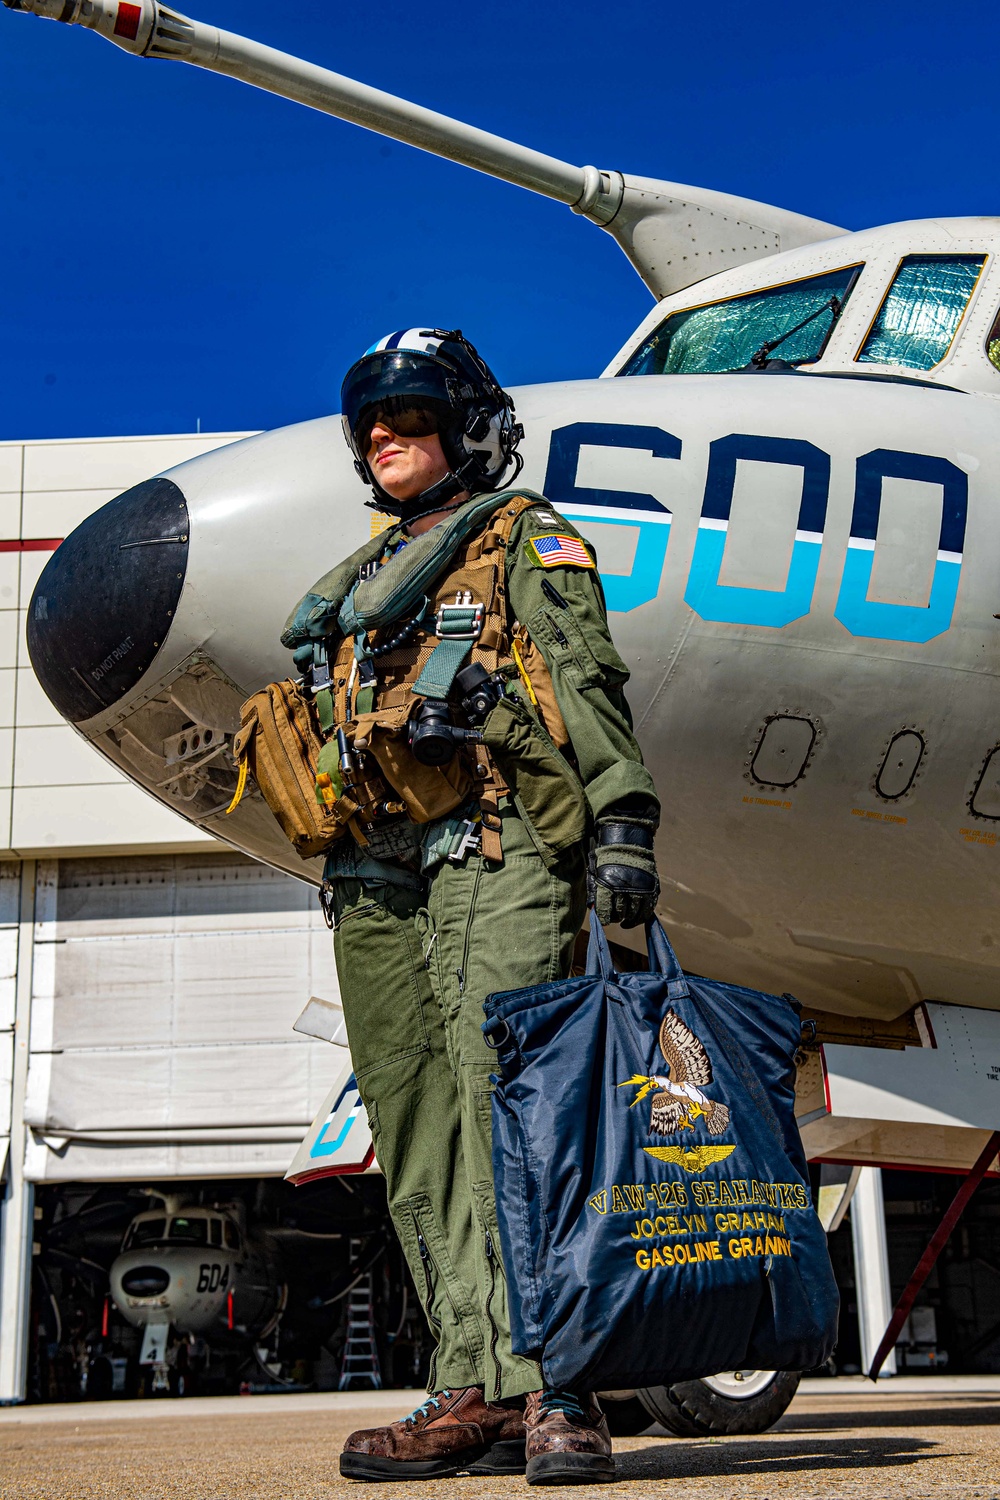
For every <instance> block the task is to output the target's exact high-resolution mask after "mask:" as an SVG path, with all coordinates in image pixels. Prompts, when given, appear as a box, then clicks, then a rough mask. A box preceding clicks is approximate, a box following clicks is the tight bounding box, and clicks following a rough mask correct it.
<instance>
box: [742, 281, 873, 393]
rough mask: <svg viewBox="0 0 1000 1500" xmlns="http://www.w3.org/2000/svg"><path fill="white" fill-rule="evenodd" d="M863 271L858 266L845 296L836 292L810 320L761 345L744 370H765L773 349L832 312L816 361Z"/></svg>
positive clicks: (811, 315) (818, 308) (809, 317)
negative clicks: (823, 315) (840, 295)
mask: <svg viewBox="0 0 1000 1500" xmlns="http://www.w3.org/2000/svg"><path fill="white" fill-rule="evenodd" d="M861 271H862V267H861V266H858V267H857V269H856V270H855V272H854V274H853V275H852V277H851V279H850V281H849V282H848V283H847V285H846V286H845V287H844V295H843V296H842V297H838V296H837V294H836V292H834V294H833V296H832V297H830V298H829V300H828V301H826V302H824V303H823V306H822V307H817V309H816V311H815V312H813V313H810V314H809V316H808V318H803V319H802V322H801V323H796V325H795V327H794V328H789V329H787V330H786V331H785V332H784V333H783V334H781V335H780V336H779V337H778V338H776V339H769V340H768V342H767V343H766V344H761V346H760V348H759V349H758V350H757V352H756V353H755V354H751V356H750V363H749V364H748V365H745V366H744V368H745V369H747V370H763V369H764V368H765V367H766V365H767V361H768V358H769V357H770V354H771V351H772V350H773V349H777V348H778V347H779V346H780V345H781V344H783V343H784V342H785V340H786V339H790V338H791V336H792V334H793V333H798V332H799V330H800V329H802V328H806V327H808V325H809V324H810V323H814V322H815V321H816V319H817V318H818V317H820V316H822V314H823V313H825V312H832V313H833V317H832V318H831V319H830V326H829V328H828V329H827V330H826V338H825V339H824V340H823V343H822V345H821V347H820V349H819V351H818V353H817V354H815V355H813V358H814V359H818V358H819V356H820V354H822V353H823V350H824V349H825V348H826V346H827V344H828V342H829V339H830V335H831V333H832V332H833V330H834V329H835V328H836V326H837V320H838V318H839V317H840V315H841V313H842V312H843V311H844V308H845V307H846V305H847V299H848V297H849V296H850V295H851V293H852V292H853V290H854V284H855V282H856V281H857V279H858V277H859V276H860V275H861Z"/></svg>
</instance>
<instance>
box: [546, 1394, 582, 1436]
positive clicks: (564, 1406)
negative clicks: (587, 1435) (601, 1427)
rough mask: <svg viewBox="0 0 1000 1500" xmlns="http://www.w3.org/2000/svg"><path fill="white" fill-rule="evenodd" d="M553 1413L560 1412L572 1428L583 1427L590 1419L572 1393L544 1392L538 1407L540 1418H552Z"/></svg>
mask: <svg viewBox="0 0 1000 1500" xmlns="http://www.w3.org/2000/svg"><path fill="white" fill-rule="evenodd" d="M555 1412H561V1413H562V1415H563V1416H564V1417H565V1418H566V1420H567V1422H571V1423H573V1425H574V1426H580V1427H582V1426H585V1425H586V1424H587V1423H588V1422H589V1420H590V1418H589V1415H588V1413H587V1412H586V1411H585V1410H584V1408H583V1405H582V1403H581V1401H580V1399H579V1397H577V1396H574V1395H573V1392H572V1391H557V1390H548V1389H547V1390H545V1391H543V1392H542V1399H541V1401H540V1403H539V1406H538V1415H539V1416H540V1417H543V1418H544V1417H549V1416H552V1415H553V1414H554V1413H555Z"/></svg>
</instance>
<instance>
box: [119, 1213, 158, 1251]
mask: <svg viewBox="0 0 1000 1500" xmlns="http://www.w3.org/2000/svg"><path fill="white" fill-rule="evenodd" d="M166 1228H167V1221H166V1219H136V1220H135V1221H134V1222H133V1223H132V1224H131V1225H130V1227H129V1231H128V1233H127V1234H126V1236H125V1242H124V1244H123V1245H122V1249H123V1250H135V1249H138V1247H139V1246H140V1245H157V1244H159V1242H160V1241H161V1240H162V1239H163V1238H164V1235H165V1231H166Z"/></svg>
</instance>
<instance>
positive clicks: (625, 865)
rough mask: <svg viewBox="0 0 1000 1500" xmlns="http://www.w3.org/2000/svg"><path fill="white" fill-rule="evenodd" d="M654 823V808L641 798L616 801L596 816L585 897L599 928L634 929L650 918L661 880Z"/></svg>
mask: <svg viewBox="0 0 1000 1500" xmlns="http://www.w3.org/2000/svg"><path fill="white" fill-rule="evenodd" d="M659 821H660V818H659V810H658V808H657V807H656V804H655V803H653V802H649V801H647V800H646V799H645V798H640V797H634V798H629V799H628V800H627V801H625V802H619V803H617V804H616V805H615V806H613V807H609V808H608V810H607V812H605V814H604V815H603V817H600V818H598V820H597V844H596V847H595V849H594V851H593V853H592V854H591V856H590V875H589V880H588V885H589V891H588V895H589V899H590V904H591V906H593V908H594V910H595V911H596V913H597V918H598V921H599V922H601V924H602V925H605V926H606V925H607V923H608V922H619V923H620V924H621V926H622V927H639V926H644V925H645V924H646V923H647V922H649V921H651V920H652V918H653V916H654V915H655V913H656V898H657V897H658V896H659V894H660V882H659V878H658V876H657V874H656V858H655V856H654V854H653V836H654V834H655V833H656V830H657V827H658V826H659Z"/></svg>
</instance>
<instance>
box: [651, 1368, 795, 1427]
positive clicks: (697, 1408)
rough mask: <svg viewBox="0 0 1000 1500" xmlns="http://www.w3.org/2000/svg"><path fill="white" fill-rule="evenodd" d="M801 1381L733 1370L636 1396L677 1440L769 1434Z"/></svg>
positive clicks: (790, 1375) (784, 1374)
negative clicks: (728, 1435)
mask: <svg viewBox="0 0 1000 1500" xmlns="http://www.w3.org/2000/svg"><path fill="white" fill-rule="evenodd" d="M800 1379H801V1376H800V1374H799V1373H798V1371H788V1370H727V1371H726V1372H725V1373H723V1374H720V1375H710V1376H708V1377H707V1378H706V1379H704V1380H682V1381H680V1382H679V1383H678V1384H677V1385H654V1386H649V1387H647V1389H645V1390H641V1391H636V1393H635V1395H636V1398H637V1400H638V1402H639V1403H640V1404H641V1405H642V1407H643V1409H644V1410H645V1411H646V1413H648V1415H649V1416H650V1417H652V1418H653V1420H654V1421H657V1422H659V1423H660V1425H661V1426H663V1427H665V1428H666V1429H667V1431H668V1432H672V1433H673V1434H674V1435H675V1437H687V1438H692V1437H713V1436H716V1435H722V1434H724V1433H728V1434H737V1433H755V1432H766V1431H767V1430H768V1428H769V1427H773V1426H774V1424H775V1422H777V1420H778V1418H779V1417H781V1416H783V1415H784V1413H785V1411H786V1410H787V1408H788V1406H789V1404H790V1402H791V1399H792V1397H793V1396H794V1395H795V1392H796V1390H797V1389H798V1384H799V1380H800ZM621 1404H622V1405H625V1404H626V1403H624V1402H623V1403H621ZM628 1405H631V1402H629V1403H628ZM635 1431H637V1432H641V1431H642V1428H641V1427H639V1428H636V1429H635Z"/></svg>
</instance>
